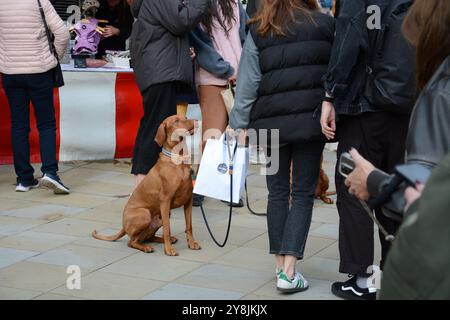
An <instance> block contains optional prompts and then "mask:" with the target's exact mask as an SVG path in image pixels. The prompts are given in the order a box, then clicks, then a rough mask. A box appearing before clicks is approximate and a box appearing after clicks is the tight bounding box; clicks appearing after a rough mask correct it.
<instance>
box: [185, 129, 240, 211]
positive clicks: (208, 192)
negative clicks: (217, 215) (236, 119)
mask: <svg viewBox="0 0 450 320" xmlns="http://www.w3.org/2000/svg"><path fill="white" fill-rule="evenodd" d="M236 143H237V142H236V139H235V138H233V139H232V141H230V150H231V153H233V152H234V150H236V151H235V155H234V160H233V199H232V201H233V203H239V199H240V198H241V194H242V192H243V190H244V188H245V179H246V177H247V169H248V148H245V147H241V146H238V147H237V148H235V146H236ZM194 193H196V194H200V195H204V196H206V197H210V198H214V199H219V200H224V201H230V174H229V156H228V147H227V142H226V141H225V135H222V137H221V138H220V139H219V140H216V139H209V140H208V141H207V142H206V146H205V150H204V151H203V155H202V161H201V162H200V168H199V171H198V174H197V178H196V181H195V186H194Z"/></svg>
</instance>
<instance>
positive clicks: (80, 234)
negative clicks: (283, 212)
mask: <svg viewBox="0 0 450 320" xmlns="http://www.w3.org/2000/svg"><path fill="white" fill-rule="evenodd" d="M334 158H335V154H334V152H330V151H327V152H326V153H325V169H326V171H327V172H328V174H329V175H330V179H331V180H332V181H333V167H334ZM36 168H37V167H36ZM256 169H257V168H256V167H253V168H252V175H251V176H250V177H249V191H250V201H251V205H252V207H253V208H254V209H255V210H256V211H259V212H264V211H265V206H266V196H267V191H266V188H265V178H264V177H262V176H258V175H257V174H255V172H256ZM37 171H38V170H37ZM129 171H130V168H129V166H128V165H127V164H125V163H119V164H114V163H112V161H103V162H76V163H64V164H62V165H61V176H62V178H63V181H64V182H65V183H66V184H67V185H68V186H69V187H70V188H71V189H72V191H73V193H72V194H70V195H68V196H56V195H53V193H51V192H50V191H48V190H43V189H37V190H32V191H31V192H28V193H16V192H15V191H14V185H13V184H14V182H15V176H14V174H13V168H12V166H0V299H149V300H154V299H227V300H228V299H229V300H233V299H334V296H333V295H332V294H331V293H330V285H331V283H332V281H334V280H345V279H347V276H346V275H341V274H339V273H338V264H339V261H338V257H339V255H338V244H337V237H338V215H337V211H336V209H335V206H334V205H325V204H323V203H321V202H320V201H316V204H315V208H314V215H313V222H312V225H311V231H310V236H309V239H308V242H307V245H306V259H305V260H304V261H301V262H299V264H298V267H299V269H300V270H301V271H302V272H303V274H304V275H305V277H307V279H308V280H309V281H310V289H309V290H308V291H306V292H303V293H298V294H293V295H282V294H279V293H278V292H277V291H276V289H275V274H274V273H275V270H274V260H273V257H271V256H269V254H268V237H267V224H266V219H265V217H257V216H254V215H251V214H250V213H249V212H248V211H247V209H246V208H241V209H239V210H236V211H235V214H234V216H233V222H232V227H231V234H230V239H229V243H228V245H227V246H226V247H225V248H223V249H221V248H218V247H216V246H215V245H214V243H213V242H212V240H211V239H210V237H209V234H208V233H207V231H206V228H205V226H204V222H203V220H202V217H201V213H200V211H199V210H198V209H196V208H194V213H193V216H194V217H193V221H194V222H193V224H194V225H193V227H194V235H195V236H196V238H197V240H198V241H199V242H200V244H201V246H202V248H203V249H202V250H200V251H191V250H189V249H187V246H186V242H185V237H184V216H183V212H182V211H181V210H180V209H178V210H174V211H173V212H172V218H171V226H172V234H174V235H177V237H178V238H179V242H178V243H176V244H175V248H176V249H177V250H178V252H179V254H180V255H179V256H178V257H167V256H165V255H164V252H163V248H162V245H161V244H155V245H154V247H155V252H153V253H149V254H145V253H142V252H139V251H136V250H134V249H131V248H128V247H127V238H126V237H124V238H122V239H121V240H120V241H117V242H105V241H100V240H95V239H93V238H91V236H90V234H91V232H92V230H93V229H97V230H98V231H99V232H101V233H102V234H112V233H115V232H116V231H118V230H119V229H120V227H121V221H122V209H123V207H124V205H125V203H126V201H127V198H123V197H120V196H121V195H122V196H123V195H127V194H129V193H130V191H131V190H132V185H133V178H132V176H131V175H130V174H129ZM330 189H332V190H334V186H331V188H330ZM205 207H206V210H207V212H208V215H209V219H210V221H211V224H212V228H213V229H214V232H215V233H216V234H217V235H218V237H219V239H222V237H223V236H224V233H225V230H226V225H227V218H228V214H227V207H226V206H225V205H224V204H222V203H220V202H218V201H215V200H207V201H206V202H205ZM376 251H378V250H376ZM69 265H78V266H80V268H81V273H82V278H81V289H80V290H68V289H67V288H66V279H67V277H68V276H69V275H68V274H67V273H66V268H67V266H69Z"/></svg>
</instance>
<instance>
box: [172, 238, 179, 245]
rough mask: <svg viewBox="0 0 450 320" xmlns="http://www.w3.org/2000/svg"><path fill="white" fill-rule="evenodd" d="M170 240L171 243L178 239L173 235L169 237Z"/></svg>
mask: <svg viewBox="0 0 450 320" xmlns="http://www.w3.org/2000/svg"><path fill="white" fill-rule="evenodd" d="M170 242H172V244H174V243H177V242H178V239H177V238H175V237H170Z"/></svg>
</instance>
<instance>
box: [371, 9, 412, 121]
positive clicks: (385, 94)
mask: <svg viewBox="0 0 450 320" xmlns="http://www.w3.org/2000/svg"><path fill="white" fill-rule="evenodd" d="M413 2H414V0H391V1H390V3H389V4H388V5H387V6H386V7H385V8H384V10H382V17H381V29H380V30H369V41H370V42H371V43H370V44H371V45H370V48H371V49H372V50H371V51H370V52H368V54H367V62H366V70H367V81H366V86H365V90H364V96H365V97H366V99H367V100H368V101H369V102H370V103H371V104H372V105H374V106H376V107H378V108H381V109H383V110H386V111H391V112H396V113H403V114H407V113H410V112H411V111H412V108H413V107H414V103H415V100H416V53H415V48H414V47H413V46H412V45H411V44H410V43H409V42H407V40H406V39H405V37H404V36H403V34H402V24H403V20H404V18H405V17H406V15H407V12H408V9H409V8H410V7H411V5H412V4H413Z"/></svg>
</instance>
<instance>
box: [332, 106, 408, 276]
mask: <svg viewBox="0 0 450 320" xmlns="http://www.w3.org/2000/svg"><path fill="white" fill-rule="evenodd" d="M408 126H409V116H408V115H398V114H392V113H388V112H376V113H363V114H361V115H358V116H351V117H350V116H348V117H342V118H341V119H340V120H339V122H338V124H337V127H338V131H337V137H338V139H339V146H338V152H337V156H338V159H339V157H340V155H341V154H342V153H343V152H347V151H349V150H350V149H351V148H352V147H353V148H355V149H357V150H358V151H359V152H360V153H361V155H362V156H363V157H365V158H366V159H367V160H369V161H370V162H372V164H373V165H375V167H377V168H379V169H381V170H383V171H385V172H388V173H392V171H393V169H394V167H395V166H396V165H397V164H400V163H403V162H404V156H405V142H406V135H407V131H408ZM344 181H345V178H344V177H342V176H341V175H340V174H339V173H338V170H337V166H336V175H335V182H336V191H337V203H336V204H337V209H338V212H339V217H340V219H339V220H340V222H339V253H340V266H339V271H340V272H342V273H348V274H353V275H359V276H367V275H368V271H367V268H368V267H369V266H371V265H373V263H374V261H373V260H374V223H373V221H372V220H371V219H370V217H369V216H368V214H367V213H366V212H365V211H364V209H363V208H362V206H361V204H360V203H359V201H358V200H357V199H356V198H355V197H354V196H353V195H351V194H349V193H348V188H347V187H346V186H345V184H344ZM375 214H376V216H377V218H378V220H379V221H380V222H381V224H382V225H383V226H384V227H385V228H386V230H387V231H388V232H389V233H391V234H395V232H396V230H397V228H398V226H399V225H398V224H397V223H396V222H395V221H393V220H391V219H389V218H387V217H385V216H384V215H383V214H382V213H381V211H380V210H375ZM380 241H381V249H382V252H381V257H382V260H381V262H380V266H381V267H382V266H383V262H384V261H385V260H386V255H387V253H388V251H389V248H390V244H389V243H388V242H387V241H385V240H384V237H383V235H382V234H381V233H380Z"/></svg>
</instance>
